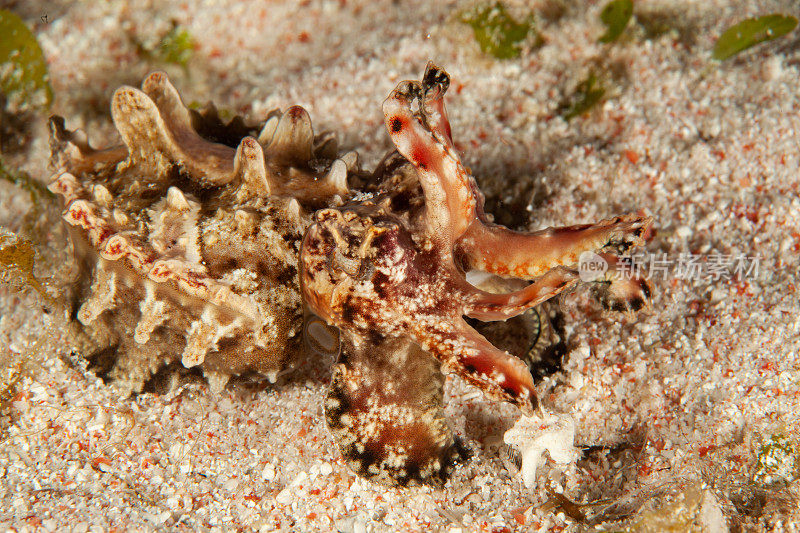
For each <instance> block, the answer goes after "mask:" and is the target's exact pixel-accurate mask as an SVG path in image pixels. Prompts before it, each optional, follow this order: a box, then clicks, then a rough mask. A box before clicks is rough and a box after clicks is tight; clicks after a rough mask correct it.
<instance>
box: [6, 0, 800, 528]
mask: <svg viewBox="0 0 800 533" xmlns="http://www.w3.org/2000/svg"><path fill="white" fill-rule="evenodd" d="M3 4H5V5H9V6H10V8H11V9H13V10H14V11H15V12H17V13H18V14H20V15H21V16H22V17H23V18H24V19H25V20H26V22H28V23H29V24H30V25H31V27H33V29H34V31H35V34H36V36H37V38H38V39H39V41H40V43H41V45H42V48H43V50H44V53H45V56H46V58H47V61H48V65H49V69H50V75H51V77H52V85H53V89H54V91H55V95H56V99H55V102H54V104H53V106H52V109H51V112H53V113H56V114H59V115H63V116H64V117H65V118H66V121H67V126H68V127H69V128H71V129H74V128H83V129H85V131H86V132H87V133H88V135H89V138H90V140H91V142H92V143H93V144H94V145H96V146H103V145H108V144H112V143H115V142H118V137H117V136H116V132H115V130H114V128H113V126H112V124H111V121H110V118H109V113H108V104H109V101H110V98H111V94H112V92H113V90H114V89H115V88H116V87H117V86H119V85H122V84H130V85H138V84H139V83H140V82H141V80H142V78H143V77H144V76H145V75H146V74H147V73H148V72H149V71H152V70H156V69H165V70H166V71H167V72H168V73H169V75H170V78H171V80H172V82H173V84H174V85H175V86H176V87H177V88H178V89H179V90H180V91H181V93H182V95H183V97H184V99H185V100H186V101H187V102H192V101H199V102H205V101H207V100H213V101H214V102H215V103H216V104H217V105H218V106H219V107H220V108H223V109H226V110H230V111H232V112H237V113H243V114H245V115H246V116H247V117H249V118H251V119H254V120H256V119H263V117H264V116H265V115H266V113H268V112H269V111H270V110H271V109H274V108H276V107H281V108H285V107H287V106H289V105H292V104H301V105H303V106H305V107H306V108H307V109H308V111H309V112H310V114H311V116H312V119H313V120H314V123H315V127H316V128H317V131H319V130H322V129H331V130H335V131H336V132H337V133H338V134H339V137H340V140H341V143H342V145H343V147H344V148H346V149H357V150H358V151H359V153H360V154H361V156H362V163H363V165H364V166H365V167H367V168H369V167H371V166H373V165H374V164H375V162H376V161H378V160H379V159H380V158H381V157H382V156H383V154H384V153H385V152H386V150H387V149H389V147H390V144H389V139H388V135H387V134H386V132H385V131H384V127H383V118H382V115H381V111H380V109H381V107H380V106H381V102H382V101H383V99H384V98H385V97H386V95H388V93H389V92H390V90H391V89H392V88H393V87H394V86H395V84H396V83H397V82H398V81H401V80H403V79H415V78H418V77H419V76H420V75H421V73H422V71H423V69H424V67H425V64H426V62H427V61H428V60H429V59H430V60H433V61H435V62H436V63H437V64H439V65H441V66H442V67H444V68H445V69H446V70H447V71H448V72H449V73H450V74H451V76H452V84H451V88H450V91H449V92H448V96H447V106H448V111H449V115H450V119H451V123H452V126H453V133H454V138H455V139H456V146H457V148H458V149H459V150H460V152H461V153H462V155H463V159H464V161H465V163H466V164H467V165H468V166H469V167H470V168H471V169H472V171H473V173H474V174H475V175H476V177H477V180H478V182H479V184H480V186H481V187H482V189H483V190H484V192H485V193H486V194H487V207H488V209H489V210H490V211H492V212H493V213H494V215H495V217H496V220H498V221H499V222H502V223H505V224H512V225H516V226H517V227H526V228H528V229H538V228H541V227H546V226H551V225H565V224H576V223H586V222H591V221H596V220H599V219H601V218H605V217H609V216H612V215H615V214H622V213H626V212H636V211H639V210H644V211H645V212H647V213H650V214H652V216H653V217H654V218H655V221H656V222H655V228H656V232H655V235H654V237H653V239H652V240H651V242H649V243H648V245H647V248H646V251H647V253H648V254H650V255H648V257H647V258H645V261H648V260H649V259H648V258H655V259H658V260H659V261H662V262H661V263H654V264H653V266H654V267H655V268H654V269H653V270H652V272H651V273H652V275H653V278H652V282H653V285H654V295H653V302H652V310H651V311H649V312H647V313H644V314H641V315H639V316H638V317H637V318H636V319H635V320H633V321H630V320H628V319H626V318H625V317H624V316H619V315H610V314H607V313H603V312H602V311H601V308H600V307H599V306H598V305H597V304H596V303H593V301H592V300H591V298H589V291H588V290H586V289H584V290H579V291H577V292H576V293H574V294H572V295H570V296H569V297H568V298H565V299H564V301H563V302H562V308H563V312H564V314H565V317H566V327H567V339H566V341H567V346H568V348H569V351H568V353H567V354H566V355H565V357H564V364H563V368H562V369H561V370H560V371H558V372H556V373H555V374H553V375H552V376H550V377H549V378H546V379H545V380H544V381H543V382H542V383H541V384H540V396H541V398H542V401H543V403H544V404H545V406H546V408H547V409H548V410H549V411H551V412H555V413H563V414H566V415H569V416H571V418H572V420H573V421H574V425H575V442H574V444H575V446H577V447H578V448H579V449H581V453H580V454H579V459H578V461H577V463H572V464H568V465H566V466H565V465H562V464H559V463H556V462H554V461H542V462H540V464H539V467H538V470H537V483H536V485H535V486H533V487H532V488H527V487H526V486H525V485H524V484H523V482H522V481H523V480H522V477H521V475H520V472H519V471H518V468H517V466H516V465H515V462H514V457H513V454H511V453H509V450H508V449H506V448H504V447H503V446H502V443H503V433H504V432H505V431H506V430H508V429H509V428H510V427H511V426H512V425H513V423H514V422H515V421H516V420H517V418H518V417H519V414H518V412H517V411H516V409H515V408H513V407H512V406H509V405H500V404H497V403H495V402H490V401H487V400H485V399H484V398H483V397H482V396H481V394H480V393H479V392H478V391H477V390H475V389H472V388H470V387H468V386H466V385H465V384H464V383H462V382H460V381H459V380H458V379H453V378H448V381H447V388H446V391H447V414H448V416H449V420H450V422H451V424H452V426H453V428H454V430H455V431H456V432H457V433H458V435H459V436H460V437H461V438H462V439H463V442H464V443H465V445H466V446H467V447H468V448H469V449H470V450H471V452H472V454H473V455H472V458H471V459H470V460H469V461H467V462H466V463H464V464H462V465H461V466H459V467H458V468H457V469H456V470H455V472H454V474H453V476H452V478H451V479H450V481H449V482H448V483H447V484H446V486H445V487H444V488H443V489H437V488H432V487H422V488H411V489H389V488H385V487H382V486H379V485H375V484H372V483H370V482H367V481H365V480H363V479H360V478H358V477H357V476H355V475H353V474H352V473H350V472H348V470H347V469H346V467H345V466H344V464H343V462H342V461H341V459H340V457H339V454H338V452H337V450H336V448H335V444H334V442H333V441H332V439H331V437H330V436H329V435H328V433H327V431H326V429H325V427H324V421H323V418H322V414H321V402H322V399H323V397H324V395H325V388H326V380H327V376H328V375H329V371H330V363H331V362H330V361H317V362H315V363H312V364H309V365H306V367H304V368H301V369H299V370H298V371H297V372H295V373H293V374H288V375H286V376H283V377H282V378H281V379H280V380H279V382H278V384H276V385H263V384H256V385H249V386H248V385H245V384H241V383H240V384H238V385H236V386H233V387H229V388H228V389H227V390H225V391H224V392H222V393H221V394H213V393H211V392H210V391H209V389H208V387H207V386H206V385H205V384H203V383H198V384H193V385H187V386H184V387H183V388H181V389H179V390H176V391H173V392H172V393H169V394H166V395H154V394H141V395H138V396H136V397H133V398H131V397H126V396H122V395H121V394H120V393H119V391H118V390H116V389H115V388H114V386H113V383H110V384H105V383H103V382H102V380H100V379H99V378H97V377H96V376H95V375H94V374H93V373H92V372H91V371H90V370H87V368H86V366H85V364H84V363H83V362H82V361H81V360H80V359H79V358H77V357H76V356H73V355H72V354H71V351H70V348H69V346H68V345H67V341H66V340H65V339H66V338H67V337H66V335H65V334H64V332H63V328H59V327H57V326H49V325H50V324H51V323H52V322H53V319H52V313H51V314H49V315H48V314H46V313H44V312H43V311H42V307H43V302H42V300H41V298H39V297H37V296H36V294H35V293H32V291H22V292H21V291H19V290H18V289H16V288H12V287H10V286H8V285H2V286H0V314H1V315H2V317H1V318H0V339H2V343H3V344H4V346H3V348H4V350H5V351H6V352H9V353H6V354H4V357H6V358H7V359H8V361H7V362H5V368H3V369H2V370H3V376H2V379H3V383H4V384H5V383H8V382H9V380H11V379H12V378H11V377H10V376H12V375H14V371H15V369H16V368H17V367H16V366H15V365H16V363H17V362H19V361H23V362H24V366H23V367H22V372H21V374H20V375H19V379H18V381H17V382H16V383H14V384H13V387H11V388H10V389H9V390H10V394H11V395H12V397H11V399H10V401H9V402H7V403H6V404H5V408H4V410H3V413H2V417H1V418H0V432H1V435H2V437H1V439H0V479H2V481H1V482H0V529H3V530H6V529H11V530H16V531H34V530H64V531H65V530H72V531H76V532H77V531H88V530H91V531H95V530H97V531H102V530H116V531H122V530H161V529H163V530H173V529H183V530H215V531H223V530H229V529H230V530H237V529H240V530H259V529H262V530H266V531H269V530H292V531H312V530H322V531H334V530H340V531H430V530H439V531H459V530H461V531H536V530H546V531H550V530H552V531H561V530H564V529H566V530H569V531H578V530H583V529H586V528H588V527H590V526H588V525H586V524H581V521H580V520H579V518H580V516H579V515H581V514H583V515H584V518H585V520H586V521H588V522H587V523H592V520H594V521H595V522H602V521H603V520H604V519H609V520H610V519H613V518H615V517H628V518H627V519H626V520H624V521H622V522H607V523H606V524H605V526H604V527H606V528H611V529H616V530H618V529H624V528H627V527H630V528H632V529H636V528H639V529H642V530H650V531H660V530H667V529H670V530H672V531H685V530H689V529H691V528H696V529H697V530H709V531H724V530H726V529H727V528H731V529H732V530H737V529H740V528H744V529H745V530H770V531H798V530H800V511H799V510H798V507H800V504H798V501H800V481H798V480H797V477H798V467H800V462H798V461H799V460H798V458H799V457H800V455H798V454H800V440H799V437H798V435H799V434H798V423H799V422H800V417H799V416H798V415H799V414H800V411H798V408H800V340H799V339H800V313H799V312H798V310H799V308H800V305H799V304H798V298H799V293H798V279H797V272H798V267H799V266H800V265H799V264H798V263H799V259H800V198H799V197H798V184H799V183H800V88H799V87H800V85H799V84H798V69H799V68H800V31H799V30H795V31H794V32H793V33H792V34H790V35H789V36H787V37H784V38H782V39H780V40H777V41H775V42H773V43H768V44H766V45H763V46H760V47H757V48H755V49H753V50H751V51H748V52H745V53H743V54H741V55H740V56H738V57H737V58H735V59H731V60H729V61H726V62H724V63H719V62H716V61H713V60H712V59H711V58H710V50H711V48H712V47H713V44H714V41H715V39H716V37H717V36H719V35H720V33H721V32H722V31H724V29H725V28H727V27H729V26H730V25H732V24H734V23H735V22H738V21H739V20H741V19H743V18H745V17H748V16H756V15H759V14H765V13H772V12H780V13H787V14H788V13H793V14H795V15H797V14H798V10H797V3H796V2H795V1H794V0H782V1H778V0H775V1H766V0H760V1H756V0H750V1H723V0H715V1H697V0H694V1H691V0H688V1H684V2H669V1H644V0H642V1H638V2H636V13H637V15H638V16H639V20H640V21H644V22H648V23H649V22H652V21H653V20H658V19H659V17H660V18H661V19H663V20H664V21H666V22H667V23H668V24H669V25H671V26H673V28H674V29H673V30H672V31H669V32H666V33H664V34H662V35H659V36H648V35H647V33H646V31H645V29H644V28H643V26H642V25H641V24H639V23H636V22H634V23H633V24H632V25H631V27H630V28H629V29H628V32H627V33H626V36H625V37H624V38H623V40H622V41H620V42H618V43H615V44H612V45H604V44H599V43H598V42H597V39H598V37H599V36H600V35H601V34H602V33H603V27H602V25H601V23H600V21H599V13H600V10H601V9H602V6H603V2H585V3H584V2H580V6H575V5H573V2H569V1H566V0H565V1H563V2H561V1H559V0H538V1H534V2H523V1H521V0H520V1H518V2H508V5H510V6H511V10H512V12H513V13H514V14H516V15H524V14H525V13H527V11H528V10H529V7H526V4H528V5H530V6H533V9H534V11H535V12H536V13H537V18H538V23H539V31H540V35H541V37H542V38H543V39H544V44H543V45H542V46H541V47H538V48H535V49H526V50H524V51H523V53H522V55H521V56H520V57H519V58H516V59H510V60H497V59H494V58H491V57H489V56H487V55H486V54H484V53H482V52H481V51H480V49H479V48H478V46H477V44H476V41H475V39H474V37H473V35H472V31H471V30H470V29H469V27H467V26H465V25H464V24H461V23H460V22H458V13H459V11H460V10H461V9H462V8H463V7H465V6H466V5H467V4H465V3H463V2H455V1H449V2H438V3H433V2H424V1H408V0H397V1H395V2H390V1H382V2H371V1H368V0H347V1H345V0H341V1H315V0H307V1H303V2H275V1H271V2H266V1H264V0H251V1H233V0H221V1H214V2H212V1H207V2H198V3H193V2H157V1H145V0H137V1H133V2H122V1H118V0H113V1H109V2H52V1H48V2H45V1H40V0H30V1H21V2H14V1H11V2H3ZM575 4H578V2H576V3H575ZM564 5H566V6H567V7H563V8H559V6H564ZM45 16H46V17H45ZM173 23H175V24H178V25H180V26H182V27H184V28H186V29H187V30H188V31H189V32H190V33H191V35H193V36H194V37H195V39H196V49H195V50H194V54H193V57H192V59H191V60H190V61H189V63H188V65H187V67H186V68H185V69H184V68H182V67H180V66H176V65H165V64H164V63H163V62H159V61H158V60H157V59H154V58H152V57H147V55H146V54H143V53H142V52H141V51H140V50H141V49H150V50H153V49H156V48H157V47H158V42H159V39H160V38H161V37H162V36H163V35H164V34H165V33H166V32H168V31H169V30H170V28H171V27H172V24H173ZM137 50H138V51H137ZM592 70H593V71H595V72H602V73H606V79H605V81H604V83H606V85H607V87H608V91H607V96H608V98H607V99H606V100H605V102H603V103H602V104H600V105H599V106H598V107H597V108H595V109H594V110H592V111H591V112H589V113H588V114H586V115H584V116H581V117H578V118H574V119H572V120H571V121H569V122H567V121H565V120H564V119H563V118H562V117H561V116H560V109H559V105H560V104H561V102H563V101H564V99H565V98H566V97H567V96H568V95H570V94H573V93H574V92H575V90H576V87H577V86H578V84H579V83H580V82H581V80H584V79H586V77H587V75H588V73H589V72H590V71H592ZM45 118H46V117H44V116H42V117H38V118H36V120H35V121H34V122H33V123H32V125H31V130H30V132H29V133H28V135H29V136H30V138H31V141H30V143H29V144H28V145H27V147H26V149H25V151H24V152H22V153H19V154H16V155H15V156H13V157H12V158H10V159H9V161H10V162H12V163H13V164H14V165H16V166H17V167H19V168H22V169H23V170H25V171H27V172H28V173H29V174H30V175H31V176H33V177H34V178H35V179H37V180H40V181H42V182H46V181H47V180H48V177H49V174H48V170H47V166H46V165H47V158H48V152H49V149H48V139H47V132H46V126H45V124H46V122H45ZM29 209H31V203H30V200H29V195H28V193H27V192H24V191H22V190H20V189H17V188H14V187H12V186H11V185H8V184H6V183H0V226H2V227H4V228H7V229H8V230H10V231H14V232H22V231H24V230H25V229H26V228H29V225H30V219H25V218H24V216H23V215H24V214H25V213H26V212H28V211H29ZM50 229H52V230H53V231H51V232H50V240H49V242H47V243H45V244H43V245H42V246H41V249H40V263H41V267H40V270H37V274H39V275H40V277H42V278H47V277H48V276H50V275H55V274H57V273H58V270H59V268H61V266H60V265H63V264H66V262H65V257H66V256H65V253H66V252H65V250H66V244H65V242H64V241H63V240H62V241H59V239H60V238H63V234H62V233H60V232H59V231H57V228H50ZM39 233H40V234H42V233H47V232H42V231H41V228H39ZM681 254H684V255H683V256H682V255H681ZM687 254H690V255H687ZM742 255H743V256H745V257H746V258H748V259H747V261H745V263H746V265H748V266H752V261H753V260H754V259H755V260H757V262H758V265H757V266H758V272H757V275H756V273H754V272H749V273H745V275H744V276H743V278H742V279H740V278H736V277H733V278H729V277H727V276H725V275H722V276H720V277H719V279H715V278H716V277H717V276H716V275H714V270H713V268H714V266H715V265H716V266H720V265H722V266H724V267H725V268H732V267H733V266H732V265H733V263H731V261H734V260H735V259H736V258H738V257H740V256H742ZM690 257H691V258H694V259H696V260H697V261H698V264H700V265H701V266H702V268H701V269H700V271H699V272H692V271H689V272H688V273H686V275H682V273H681V272H678V271H676V268H677V266H678V265H683V266H686V265H687V264H688V263H687V262H686V261H685V260H686V259H688V258H690ZM658 267H663V268H664V270H659V268H658ZM724 270H725V269H723V272H721V274H725V271H724ZM717 273H720V272H717ZM40 338H41V339H44V340H43V341H42V342H41V343H40V344H38V345H37V344H36V340H37V339H40ZM559 493H563V496H559ZM564 498H566V499H567V500H568V501H567V500H564ZM569 502H577V503H579V504H585V503H589V502H595V505H591V506H574V505H571V504H570V503H569ZM647 528H649V529H647Z"/></svg>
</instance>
